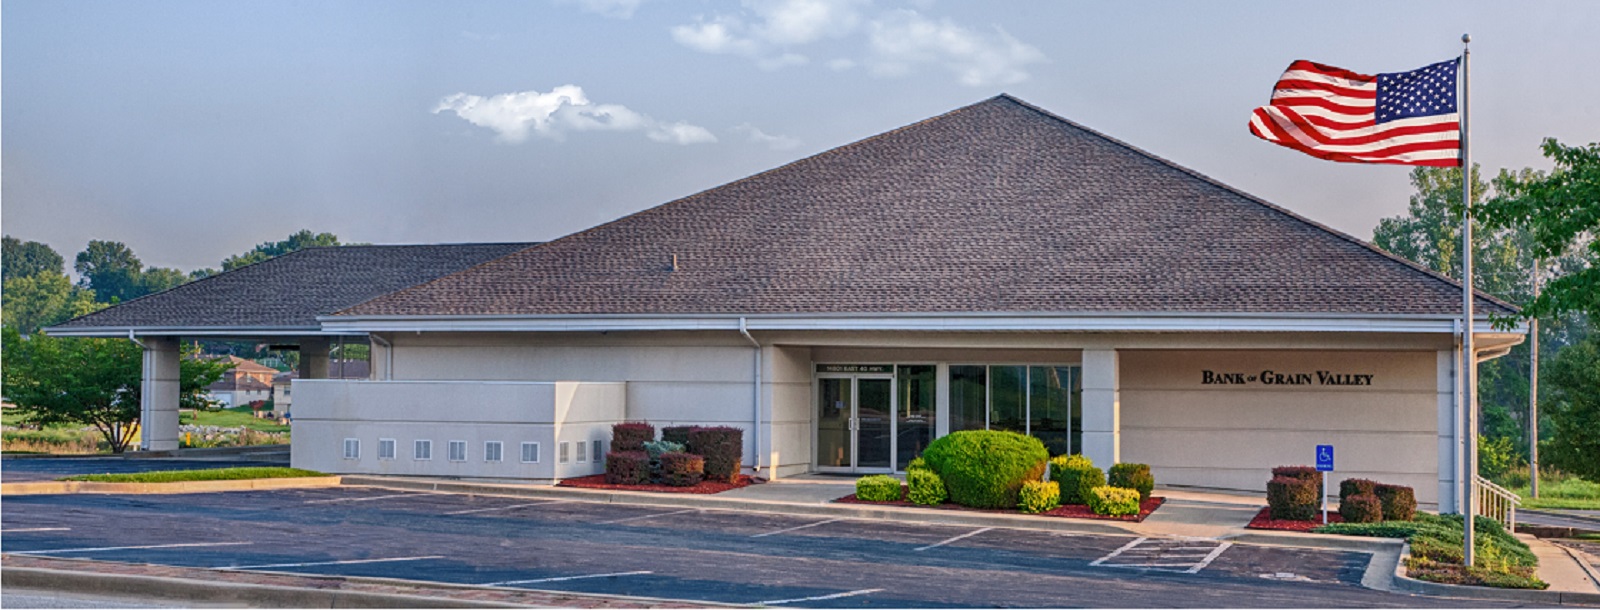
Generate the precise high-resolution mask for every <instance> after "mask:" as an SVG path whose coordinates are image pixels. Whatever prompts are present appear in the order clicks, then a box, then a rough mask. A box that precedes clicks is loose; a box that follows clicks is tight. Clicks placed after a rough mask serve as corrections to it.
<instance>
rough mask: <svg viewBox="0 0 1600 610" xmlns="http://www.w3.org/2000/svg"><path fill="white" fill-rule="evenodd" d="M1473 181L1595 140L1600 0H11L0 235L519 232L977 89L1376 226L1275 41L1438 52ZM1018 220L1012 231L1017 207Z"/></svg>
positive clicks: (480, 235)
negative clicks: (1296, 130)
mask: <svg viewBox="0 0 1600 610" xmlns="http://www.w3.org/2000/svg"><path fill="white" fill-rule="evenodd" d="M1463 33H1470V34H1471V35H1472V38H1473V42H1472V45H1471V49H1472V55H1471V57H1472V62H1471V119H1470V121H1471V123H1470V130H1471V132H1470V133H1471V147H1472V156H1473V160H1474V161H1476V162H1479V163H1481V164H1482V165H1483V166H1484V167H1485V168H1486V169H1490V170H1494V169H1498V168H1502V167H1506V168H1522V167H1534V168H1539V169H1548V168H1549V164H1548V163H1547V162H1546V161H1545V159H1544V158H1543V157H1542V156H1541V155H1540V154H1539V143H1540V141H1541V140H1542V139H1543V138H1545V137H1555V138H1557V139H1558V140H1561V141H1562V142H1564V143H1567V144H1584V143H1590V142H1595V141H1600V101H1597V100H1600V71H1596V69H1595V66H1597V65H1600V35H1597V33H1600V3H1595V2H1588V1H1574V2H1543V1H1528V2H1514V3H1513V2H1404V3H1396V2H1340V3H1309V2H1304V3H1284V2H1265V1H1263V2H1244V1H1236V2H1220V1H1218V2H1116V3H1111V2H1095V3H1088V2H1068V1H1049V2H1045V1H1039V2H1021V1H996V2H982V3H973V2H952V1H949V0H939V1H935V0H900V1H893V0H747V1H745V2H737V1H727V2H713V1H702V0H524V1H518V2H495V1H474V0H452V1H448V2H447V1H423V0H394V1H390V0H314V1H296V0H272V1H243V0H204V1H202V0H193V1H147V0H139V1H123V0H118V1H81V0H6V1H5V2H4V3H3V4H0V229H3V231H4V233H5V234H7V235H11V236H14V237H17V238H20V239H23V240H35V241H43V242H45V243H47V244H49V245H51V246H52V247H54V248H55V249H56V250H57V251H58V252H61V253H62V255H63V256H64V257H66V258H67V260H68V262H69V264H70V261H71V260H72V257H73V256H74V254H75V253H77V252H78V251H81V250H83V248H84V246H85V244H86V243H87V242H88V241H89V240H91V239H103V240H116V241H122V242H124V243H126V244H128V245H129V247H131V248H132V249H133V251H134V252H135V253H136V254H138V255H139V256H140V258H141V259H143V261H144V262H145V263H146V264H148V265H156V266H162V267H176V268H179V269H182V270H184V271H188V270H191V269H195V268H200V267H216V266H218V264H219V262H220V261H221V260H222V259H223V258H225V257H227V256H229V255H231V254H236V253H239V252H243V251H245V250H248V249H249V248H250V247H252V246H253V245H255V244H257V243H261V242H267V241H277V240H281V239H284V238H285V237H286V236H288V235H289V234H290V233H292V232H294V231H297V230H299V229H311V230H313V231H317V232H323V231H327V232H332V233H335V234H337V235H338V236H339V237H340V238H341V239H343V240H345V241H353V242H367V243H380V244H390V243H459V242H486V241H543V240H549V239H554V238H557V237H560V236H562V235H565V234H568V233H572V232H575V231H579V230H582V229H585V228H588V227H590V226H593V225H596V224H599V223H602V222H605V221H609V220H612V219H615V218H618V217H621V216H625V215H627V214H631V213H634V212H637V211H640V210H643V209H646V208H649V207H653V206H656V205H659V204H662V203H665V202H668V201H671V200H673V199H676V198H679V197H682V196H685V195H689V194H693V193H696V192H699V191H702V190H705V189H709V188H713V187H716V186H718V185H721V184H724V183H727V182H730V181H733V180H736V179H739V178H742V177H745V176H748V175H751V174H754V173H758V172H761V171H764V170H767V169H771V168H774V167H777V166H779V165H783V164H785V163H788V162H790V161H794V160H796V159H800V158H803V157H806V156H810V155H813V154H816V153H819V152H822V151H825V150H828V149H830V148H834V147H837V146H841V145H844V144H848V143H850V142H853V141H856V140H859V139H862V138H865V137H868V136H871V135H874V134H877V133H881V132H884V131H888V130H891V129H894V128H897V127H900V126H903V125H906V124H909V123H913V122H916V121H919V120H921V119H924V118H928V117H931V116H935V115H938V114H942V113H945V112H948V111H950V110H953V109H956V108H959V107H962V106H965V105H968V104H972V103H975V102H978V101H981V100H984V99H987V98H990V97H993V96H995V95H997V94H1000V93H1009V94H1012V95H1015V96H1017V97H1019V98H1021V99H1023V100H1025V101H1027V102H1029V103H1032V104H1034V105H1036V106H1040V107H1042V108H1044V109H1046V110H1049V111H1051V112H1053V113H1056V114H1058V115H1061V116H1063V117H1066V118H1068V119H1071V120H1073V121H1076V122H1078V123H1081V124H1083V125H1086V126H1088V127H1090V128H1092V129H1096V130H1098V131H1101V132H1103V133H1105V134H1108V135H1110V136H1112V137H1115V138H1118V139H1120V140H1122V141H1125V142H1128V143H1130V144H1132V145H1134V146H1137V147H1139V148H1142V149H1144V150H1146V151H1149V152H1151V153H1154V154H1156V155H1159V156H1161V157H1164V158H1166V159H1169V160H1171V161H1174V162H1176V163H1178V164H1180V165H1184V166H1187V167H1190V168H1193V169H1195V170H1197V171H1199V172H1201V173H1203V174H1206V175H1208V176H1210V177H1212V178H1214V179H1216V180H1219V181H1221V182H1223V183H1226V184H1229V185H1231V186H1234V187H1236V188H1239V189H1241V190H1243V191H1245V192H1248V193H1251V194H1253V195H1256V196H1259V197H1262V198H1264V199H1266V200H1268V201H1272V202H1274V203H1276V204H1278V205H1281V206H1284V207H1286V208H1288V209H1290V210H1293V211H1295V212H1297V213H1300V214H1302V215H1305V216H1307V217H1310V218H1311V219H1313V220H1316V221H1319V222H1322V223H1324V224H1327V225H1329V226H1331V227H1333V228H1335V229H1338V230H1341V231H1344V232H1347V233H1350V234H1352V235H1355V236H1357V237H1359V238H1362V239H1369V238H1370V237H1371V235H1372V228H1373V226H1375V225H1376V223H1377V221H1378V219H1380V218H1383V217H1387V216H1395V215H1399V214H1403V213H1404V212H1405V209H1406V202H1407V198H1408V196H1409V195H1410V194H1411V192H1412V189H1411V187H1410V184H1409V182H1408V178H1407V174H1408V168H1405V167H1400V166H1380V165H1349V164H1340V163H1332V162H1328V161H1322V160H1318V159H1313V158H1311V157H1309V156H1306V155H1303V154H1301V153H1297V152H1294V151H1291V150H1288V149H1285V148H1281V147H1278V146H1275V145H1272V144H1269V143H1266V142H1264V141H1261V140H1259V139H1257V138H1255V137H1254V136H1251V135H1250V134H1249V131H1248V129H1247V121H1248V118H1249V115H1250V111H1251V110H1252V109H1253V108H1255V107H1256V106H1260V105H1263V104H1265V103H1266V102H1267V98H1268V97H1269V95H1270V93H1271V89H1272V85H1273V83H1274V81H1276V79H1277V77H1278V76H1279V74H1281V73H1282V71H1283V69H1284V68H1285V67H1286V66H1287V65H1288V64H1289V62H1290V61H1293V60H1295V59H1310V60H1313V61H1317V62H1321V63H1326V64H1331V65H1335V66H1339V67H1343V68H1348V69H1350V70H1354V71H1357V72H1364V73H1368V74H1373V73H1379V72H1402V71H1408V70H1412V69H1415V68H1420V67H1422V66H1424V65H1426V64H1430V63H1434V62H1438V61H1443V60H1446V59H1449V58H1451V57H1454V56H1457V55H1458V54H1459V53H1460V52H1461V43H1460V36H1461V34H1463ZM1023 220H1024V219H1019V222H1021V221H1023Z"/></svg>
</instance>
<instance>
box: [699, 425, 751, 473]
mask: <svg viewBox="0 0 1600 610" xmlns="http://www.w3.org/2000/svg"><path fill="white" fill-rule="evenodd" d="M689 453H693V454H696V455H699V456H701V457H704V458H705V460H706V480H707V481H717V482H719V483H737V482H739V463H740V462H741V461H743V460H744V430H740V429H738V428H732V427H728V426H716V427H712V428H694V429H692V430H690V431H689Z"/></svg>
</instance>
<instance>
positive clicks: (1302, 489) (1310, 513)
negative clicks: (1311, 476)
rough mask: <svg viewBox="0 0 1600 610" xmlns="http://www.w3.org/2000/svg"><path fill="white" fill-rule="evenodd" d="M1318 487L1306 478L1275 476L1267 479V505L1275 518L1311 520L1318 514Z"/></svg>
mask: <svg viewBox="0 0 1600 610" xmlns="http://www.w3.org/2000/svg"><path fill="white" fill-rule="evenodd" d="M1318 493H1319V491H1318V488H1317V486H1316V485H1315V484H1313V483H1312V482H1310V481H1307V480H1305V479H1297V478H1294V477H1273V479H1272V480H1271V481H1267V505H1268V506H1270V507H1271V508H1272V510H1271V514H1272V518H1273V519H1288V520H1291V521H1310V520H1311V518H1312V517H1314V516H1316V514H1317V494H1318Z"/></svg>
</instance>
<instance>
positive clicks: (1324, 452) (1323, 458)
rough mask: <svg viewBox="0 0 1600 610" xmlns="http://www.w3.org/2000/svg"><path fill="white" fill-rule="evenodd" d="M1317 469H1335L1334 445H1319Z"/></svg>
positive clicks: (1323, 470)
mask: <svg viewBox="0 0 1600 610" xmlns="http://www.w3.org/2000/svg"><path fill="white" fill-rule="evenodd" d="M1317 470H1320V471H1322V472H1332V471H1333V445H1317Z"/></svg>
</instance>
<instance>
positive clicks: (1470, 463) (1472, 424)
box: [1461, 34, 1478, 566]
mask: <svg viewBox="0 0 1600 610" xmlns="http://www.w3.org/2000/svg"><path fill="white" fill-rule="evenodd" d="M1470 42H1472V36H1471V35H1470V34H1462V35H1461V360H1462V362H1463V363H1464V364H1465V365H1466V366H1464V367H1462V370H1463V374H1462V385H1463V386H1464V387H1463V389H1462V392H1461V409H1462V411H1463V412H1464V415H1465V417H1464V418H1462V421H1463V422H1464V425H1465V428H1466V430H1465V433H1466V434H1465V435H1464V436H1466V439H1465V440H1466V450H1465V451H1464V452H1463V454H1464V458H1465V459H1464V460H1463V464H1462V469H1463V470H1464V471H1466V472H1465V476H1464V477H1463V478H1464V479H1465V485H1464V486H1463V488H1464V489H1465V491H1466V493H1465V496H1466V498H1465V500H1466V501H1465V502H1463V503H1462V508H1461V516H1462V537H1461V538H1462V541H1461V542H1462V547H1463V548H1462V552H1461V557H1462V564H1464V565H1466V566H1472V565H1473V564H1475V563H1476V561H1475V555H1476V553H1474V552H1473V551H1474V547H1475V546H1476V545H1475V544H1474V543H1475V540H1474V539H1475V538H1476V537H1477V536H1476V532H1475V531H1474V530H1476V529H1477V528H1475V527H1473V526H1474V525H1475V524H1474V521H1475V519H1474V517H1475V515H1476V513H1477V512H1478V511H1477V508H1478V507H1477V506H1476V502H1474V500H1476V499H1477V495H1478V494H1477V486H1478V485H1477V483H1478V481H1477V479H1478V409H1477V407H1478V401H1477V390H1478V352H1477V350H1475V349H1474V348H1473V336H1472V334H1473V333H1472V318H1473V312H1472V153H1471V149H1470V148H1468V140H1467V125H1468V124H1467V108H1468V103H1469V100H1468V98H1469V96H1470V94H1471V88H1470V82H1469V79H1468V74H1469V65H1468V61H1469V60H1470V59H1471V54H1472V51H1471V50H1470V49H1468V48H1467V44H1468V43H1470Z"/></svg>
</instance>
